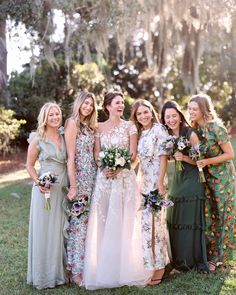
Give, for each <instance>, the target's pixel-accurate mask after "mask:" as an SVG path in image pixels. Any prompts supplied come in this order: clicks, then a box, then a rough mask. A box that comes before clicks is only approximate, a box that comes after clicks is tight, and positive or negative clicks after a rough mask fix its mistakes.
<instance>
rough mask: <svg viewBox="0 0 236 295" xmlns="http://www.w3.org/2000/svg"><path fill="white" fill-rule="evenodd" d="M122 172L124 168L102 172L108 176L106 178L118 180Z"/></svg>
mask: <svg viewBox="0 0 236 295" xmlns="http://www.w3.org/2000/svg"><path fill="white" fill-rule="evenodd" d="M121 170H122V168H118V169H116V170H112V169H110V168H104V169H103V171H102V172H103V174H104V175H105V176H106V178H116V176H117V175H118V174H119V173H120V171H121Z"/></svg>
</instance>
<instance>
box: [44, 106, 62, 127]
mask: <svg viewBox="0 0 236 295" xmlns="http://www.w3.org/2000/svg"><path fill="white" fill-rule="evenodd" d="M61 120H62V118H61V113H60V111H59V109H58V108H56V107H51V108H50V109H49V112H48V115H47V120H46V126H47V127H51V128H59V127H60V125H61Z"/></svg>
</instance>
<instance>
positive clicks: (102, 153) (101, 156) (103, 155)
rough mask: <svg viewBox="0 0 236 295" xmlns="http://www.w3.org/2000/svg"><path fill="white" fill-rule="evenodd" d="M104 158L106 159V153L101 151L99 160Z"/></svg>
mask: <svg viewBox="0 0 236 295" xmlns="http://www.w3.org/2000/svg"><path fill="white" fill-rule="evenodd" d="M104 157H105V153H104V152H103V151H101V152H100V153H99V158H101V159H103V158H104Z"/></svg>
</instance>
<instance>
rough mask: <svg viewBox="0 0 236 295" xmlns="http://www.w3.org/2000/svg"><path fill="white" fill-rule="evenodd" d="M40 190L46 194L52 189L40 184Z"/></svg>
mask: <svg viewBox="0 0 236 295" xmlns="http://www.w3.org/2000/svg"><path fill="white" fill-rule="evenodd" d="M39 190H40V192H41V193H43V194H45V193H46V192H49V191H50V190H49V189H48V188H46V187H44V186H39Z"/></svg>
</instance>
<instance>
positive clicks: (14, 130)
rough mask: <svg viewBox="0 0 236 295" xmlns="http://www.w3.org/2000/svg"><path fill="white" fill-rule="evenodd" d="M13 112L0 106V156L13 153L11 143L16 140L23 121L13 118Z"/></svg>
mask: <svg viewBox="0 0 236 295" xmlns="http://www.w3.org/2000/svg"><path fill="white" fill-rule="evenodd" d="M14 115H15V112H14V111H12V110H9V109H5V108H4V107H3V106H0V154H3V155H4V154H6V153H8V152H12V151H13V149H14V148H13V147H12V145H11V143H12V141H13V140H15V139H16V138H17V136H18V135H19V132H20V127H21V125H23V124H25V123H26V121H25V120H17V119H16V118H14Z"/></svg>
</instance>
